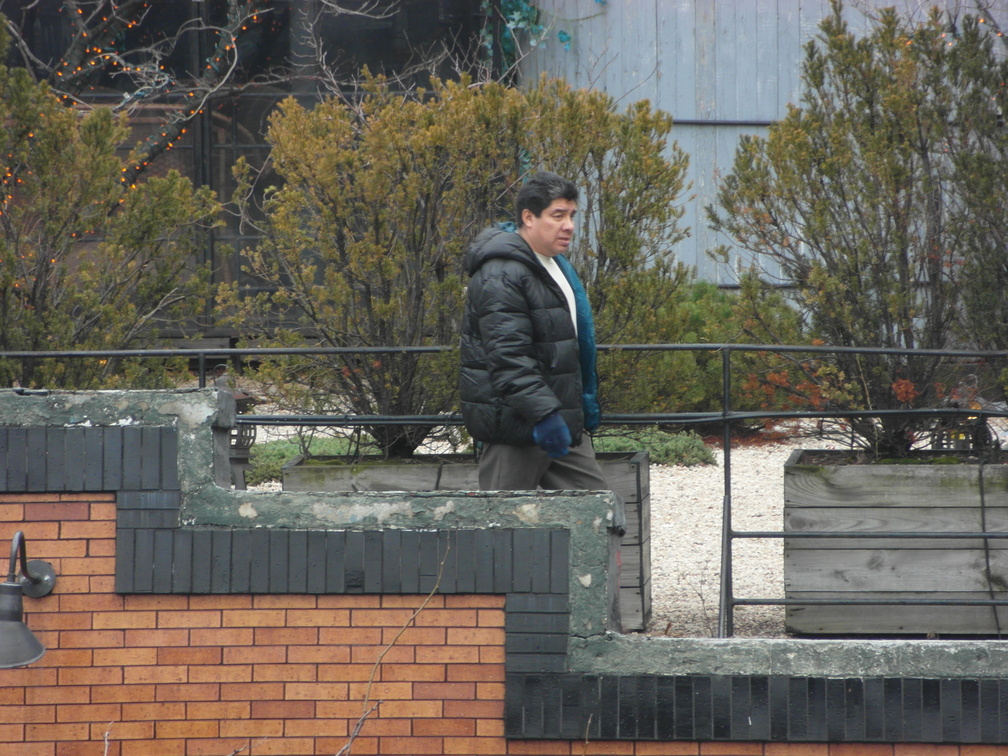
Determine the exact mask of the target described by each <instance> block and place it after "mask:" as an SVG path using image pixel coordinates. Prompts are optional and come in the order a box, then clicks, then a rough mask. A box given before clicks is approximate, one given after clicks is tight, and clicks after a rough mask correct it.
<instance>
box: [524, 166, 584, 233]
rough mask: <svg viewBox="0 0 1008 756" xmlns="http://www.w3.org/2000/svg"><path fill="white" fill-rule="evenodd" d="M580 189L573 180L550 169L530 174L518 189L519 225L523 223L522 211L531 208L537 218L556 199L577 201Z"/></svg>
mask: <svg viewBox="0 0 1008 756" xmlns="http://www.w3.org/2000/svg"><path fill="white" fill-rule="evenodd" d="M577 198H578V190H577V187H576V186H574V182H573V181H569V180H567V179H565V178H564V177H563V176H558V175H557V174H555V173H550V172H549V171H539V172H538V173H534V174H532V175H531V176H529V178H528V180H527V181H526V182H525V183H524V184H522V187H521V189H519V190H518V198H517V200H516V201H515V210H516V215H517V219H518V227H519V228H521V225H522V213H523V212H524V211H525V210H526V209H529V210H531V211H532V214H533V215H535V216H536V217H537V218H538V217H539V216H540V215H542V211H543V210H545V209H546V208H547V207H549V206H550V205H551V204H553V202H554V200H558V199H565V200H570V201H571V202H577Z"/></svg>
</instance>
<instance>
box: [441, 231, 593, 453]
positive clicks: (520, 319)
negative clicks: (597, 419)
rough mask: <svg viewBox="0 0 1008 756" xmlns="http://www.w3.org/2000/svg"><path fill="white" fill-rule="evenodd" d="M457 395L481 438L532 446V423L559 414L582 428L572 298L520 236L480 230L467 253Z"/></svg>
mask: <svg viewBox="0 0 1008 756" xmlns="http://www.w3.org/2000/svg"><path fill="white" fill-rule="evenodd" d="M465 268H466V272H467V273H468V274H469V275H470V276H471V279H470V281H469V287H468V291H467V294H466V306H465V313H464V317H463V321H462V341H461V360H462V366H461V375H460V379H459V393H460V396H461V400H462V416H463V418H464V420H465V425H466V429H467V430H468V431H469V433H470V434H471V435H472V437H473V438H474V439H476V440H477V441H483V442H485V443H497V444H513V445H516V446H528V445H531V444H533V443H534V441H533V440H532V426H533V425H535V424H536V423H537V422H538V421H539V420H542V419H543V418H544V417H546V415H548V414H550V413H551V412H555V411H559V412H560V413H561V415H562V416H563V418H564V420H565V421H566V422H567V427H568V428H569V429H570V432H571V437H572V438H573V439H574V443H577V442H578V440H579V439H580V437H581V432H582V430H583V429H584V412H583V409H582V401H581V369H580V365H579V362H578V340H577V334H576V333H575V331H574V324H573V323H572V321H571V313H570V309H569V308H568V305H567V300H566V298H565V297H564V295H563V292H562V291H561V290H560V287H559V286H558V285H557V283H556V281H554V280H553V278H552V277H551V276H550V274H549V273H548V272H547V271H546V269H545V268H543V266H542V265H541V264H540V263H539V261H538V260H537V259H536V257H535V254H534V253H533V252H532V249H531V248H530V247H529V246H528V244H527V243H526V242H525V240H524V239H522V238H521V237H520V236H519V235H518V234H516V233H509V232H506V231H501V230H499V229H495V228H489V229H486V230H485V231H483V232H482V233H481V234H480V235H479V236H478V237H476V239H475V240H474V241H473V243H472V244H471V245H470V247H469V249H468V251H467V252H466V258H465Z"/></svg>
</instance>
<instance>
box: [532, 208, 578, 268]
mask: <svg viewBox="0 0 1008 756" xmlns="http://www.w3.org/2000/svg"><path fill="white" fill-rule="evenodd" d="M576 212H577V204H576V203H574V202H573V201H571V200H568V199H556V200H553V202H551V203H550V206H549V207H547V208H546V209H545V210H543V211H542V214H541V215H535V214H534V213H533V212H532V211H531V210H529V209H527V208H526V209H525V210H523V211H522V227H521V228H520V229H519V230H518V233H519V234H521V236H522V238H523V239H525V241H527V242H528V243H529V246H530V247H532V250H533V251H534V252H538V253H539V254H540V255H542V256H543V257H555V256H556V255H560V254H563V253H564V252H566V251H567V248H568V247H569V246H570V243H571V239H572V238H573V236H574V214H575V213H576Z"/></svg>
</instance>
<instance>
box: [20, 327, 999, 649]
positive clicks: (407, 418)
mask: <svg viewBox="0 0 1008 756" xmlns="http://www.w3.org/2000/svg"><path fill="white" fill-rule="evenodd" d="M455 349H456V348H455V347H448V346H426V347H416V346H403V347H346V348H339V347H329V348H326V347H301V348H293V347H292V348H258V349H257V348H241V349H237V348H234V349H222V348H193V349H137V350H109V351H96V350H86V351H51V352H14V351H10V352H2V351H0V359H8V360H42V359H53V360H73V359H114V358H122V359H130V358H154V359H156V358H163V359H178V358H187V359H188V360H189V361H190V364H191V365H193V370H194V372H195V374H196V376H197V378H198V381H199V386H200V387H205V386H207V381H208V379H209V378H210V375H211V372H212V370H213V368H214V367H215V366H216V365H218V364H220V363H221V362H236V361H237V362H241V361H243V360H249V359H250V358H254V359H258V360H262V359H268V358H271V357H281V356H297V355H304V356H319V355H349V356H360V355H383V354H441V353H446V352H452V351H455ZM599 351H600V352H602V353H607V352H621V351H622V352H631V351H633V352H671V351H691V352H707V353H714V354H718V355H720V358H721V373H722V396H721V409H720V411H711V412H667V413H638V414H606V415H605V416H604V417H603V425H608V426H657V425H665V426H698V425H713V426H720V429H721V439H722V445H723V450H724V461H723V476H724V498H723V502H722V523H721V562H720V570H721V574H720V580H721V582H720V590H719V608H718V637H722V638H723V637H731V636H732V635H733V634H734V627H733V626H734V610H735V608H736V607H742V606H773V605H780V606H787V605H789V604H793V605H804V606H809V605H813V604H826V605H865V606H874V605H893V604H906V605H923V606H932V605H933V606H956V605H961V606H990V607H998V606H1008V599H995V598H989V599H952V598H941V599H928V598H905V599H903V598H901V599H895V598H893V599H890V598H885V599H872V598H826V599H814V598H801V599H787V598H772V597H738V596H735V595H734V590H733V560H732V553H733V546H734V543H735V541H737V540H741V539H784V538H788V539H804V538H820V539H823V538H845V539H850V538H855V539H856V538H872V539H893V540H900V539H910V538H913V539H1005V538H1008V531H1006V532H997V531H993V532H992V531H984V532H973V531H954V532H953V531H941V532H937V531H933V532H905V531H879V530H873V531H871V532H851V531H842V532H838V531H811V530H805V531H797V532H796V531H783V530H781V531H745V530H737V529H736V528H735V527H734V525H733V522H732V464H731V452H732V444H733V440H732V429H733V427H735V426H736V425H737V424H738V423H745V422H753V421H768V420H770V421H795V420H817V421H820V420H838V421H843V420H849V419H852V418H885V417H886V416H887V415H891V416H899V417H908V418H920V419H921V420H922V421H923V420H926V419H939V418H941V419H944V420H946V421H949V422H951V423H953V424H955V423H957V422H966V421H969V422H971V423H973V422H977V421H979V422H982V423H986V422H988V421H989V420H991V419H993V418H1008V408H1006V407H1005V406H1004V405H1003V404H1002V405H989V406H986V407H981V408H977V407H949V406H943V407H931V408H919V409H890V410H870V409H865V410H861V411H854V410H850V409H844V410H838V411H832V412H831V411H811V410H809V411H804V410H800V411H779V410H776V411H775V410H765V411H764V410H760V411H743V410H735V409H733V406H732V369H731V368H732V358H733V357H734V356H735V355H738V354H744V353H751V352H763V353H771V354H788V353H792V354H793V353H801V354H811V355H814V354H821V355H830V354H834V355H835V354H841V353H853V354H863V355H890V356H892V355H900V356H906V357H908V358H909V357H936V358H941V359H947V360H950V361H960V362H964V363H970V362H987V363H989V364H1002V365H1004V364H1006V362H1008V352H991V351H965V350H924V349H915V350H900V349H879V348H860V347H830V346H806V345H752V344H616V345H600V346H599ZM25 390H26V391H27V389H25ZM237 422H238V424H239V425H254V426H261V425H268V426H319V427H353V428H359V427H362V426H377V425H402V424H409V423H415V424H418V425H428V426H438V427H441V426H459V425H461V424H462V418H461V416H460V415H459V414H457V413H452V414H443V415H401V416H393V415H356V414H333V415H307V414H303V415H299V414H242V415H239V416H238V418H237Z"/></svg>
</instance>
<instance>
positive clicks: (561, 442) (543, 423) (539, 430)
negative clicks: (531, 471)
mask: <svg viewBox="0 0 1008 756" xmlns="http://www.w3.org/2000/svg"><path fill="white" fill-rule="evenodd" d="M532 439H533V440H534V441H535V442H536V443H537V444H538V445H539V448H540V449H542V450H543V451H544V452H546V453H547V454H548V455H549V456H551V457H553V458H554V459H557V458H559V457H562V456H564V455H565V454H567V453H568V452H569V451H570V443H571V434H570V429H569V428H568V427H567V423H565V422H564V419H563V418H562V417H560V413H559V412H553V413H551V414H549V415H546V417H544V418H543V419H542V420H540V421H539V422H538V423H536V424H535V426H534V427H533V428H532Z"/></svg>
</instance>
